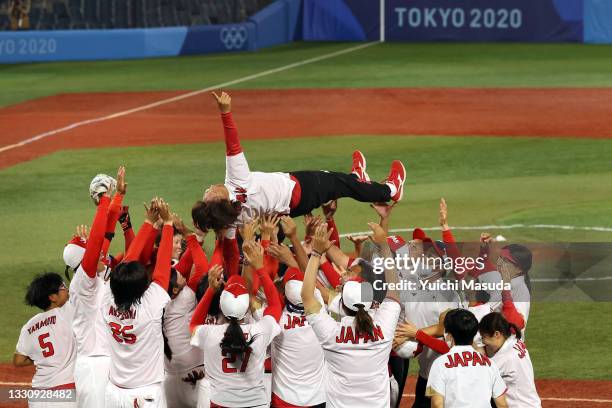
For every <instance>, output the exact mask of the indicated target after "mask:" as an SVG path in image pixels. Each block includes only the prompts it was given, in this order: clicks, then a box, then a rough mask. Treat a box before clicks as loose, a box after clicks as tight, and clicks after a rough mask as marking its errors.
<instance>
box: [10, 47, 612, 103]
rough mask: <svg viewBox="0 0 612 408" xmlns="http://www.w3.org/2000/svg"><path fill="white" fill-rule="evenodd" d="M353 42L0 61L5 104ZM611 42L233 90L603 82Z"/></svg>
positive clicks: (487, 52)
mask: <svg viewBox="0 0 612 408" xmlns="http://www.w3.org/2000/svg"><path fill="white" fill-rule="evenodd" d="M353 45H354V44H346V43H340V44H338V43H297V44H292V45H287V46H280V47H276V48H273V49H270V50H264V51H261V52H257V53H246V54H240V53H233V54H219V55H211V56H193V57H179V58H163V59H148V60H134V61H107V62H68V63H63V62H60V63H44V64H28V65H23V64H19V65H4V66H2V65H0V89H2V93H0V106H3V105H8V104H13V103H17V102H21V101H24V100H28V99H32V98H36V97H41V96H48V95H54V94H57V93H70V92H108V91H116V92H127V91H149V90H182V89H189V90H192V89H199V88H204V87H207V86H212V85H215V84H218V83H222V82H224V81H228V80H230V79H235V78H239V77H243V76H246V75H251V74H254V73H257V72H261V71H264V70H268V69H271V68H276V67H279V66H282V65H286V64H290V63H294V62H297V61H302V60H304V59H307V58H312V57H316V56H319V55H322V54H325V53H331V52H334V51H338V50H342V49H345V48H347V47H350V46H353ZM610 50H611V47H610V46H603V45H582V44H545V45H544V44H504V43H497V44H449V43H444V44H435V45H433V46H432V45H431V44H382V45H376V46H373V47H369V48H365V49H362V50H359V51H355V52H352V53H348V54H344V55H341V56H338V57H335V58H332V59H328V60H324V61H320V62H317V63H316V64H310V65H305V66H302V67H299V68H295V69H292V70H289V71H285V72H281V73H278V74H275V75H272V76H267V77H262V78H259V79H256V80H253V81H249V82H244V83H241V84H238V85H236V86H235V88H319V87H325V88H329V87H466V86H467V87H479V86H487V87H491V86H492V87H498V86H502V87H567V86H576V87H582V86H586V87H603V86H611V85H612V75H610V66H612V52H610Z"/></svg>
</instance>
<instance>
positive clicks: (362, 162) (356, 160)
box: [351, 150, 370, 183]
mask: <svg viewBox="0 0 612 408" xmlns="http://www.w3.org/2000/svg"><path fill="white" fill-rule="evenodd" d="M351 174H354V175H356V176H357V178H358V179H359V181H361V182H363V183H366V182H368V181H370V176H368V173H366V158H365V156H364V155H363V153H361V152H360V151H359V150H355V151H354V152H353V167H352V168H351Z"/></svg>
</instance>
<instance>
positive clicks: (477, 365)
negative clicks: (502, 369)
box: [426, 346, 506, 408]
mask: <svg viewBox="0 0 612 408" xmlns="http://www.w3.org/2000/svg"><path fill="white" fill-rule="evenodd" d="M505 392H506V385H505V384H504V381H503V380H502V378H501V376H500V374H499V370H498V368H497V366H496V365H495V363H493V362H491V360H490V359H489V358H488V357H487V356H485V355H483V354H480V353H479V352H478V351H476V350H474V348H473V347H472V346H453V347H452V348H451V349H450V351H449V352H448V353H446V354H443V355H441V356H440V357H438V358H437V359H436V360H435V361H434V362H433V364H432V366H431V370H430V372H429V379H428V380H427V390H426V395H428V396H431V395H435V394H440V395H442V396H443V397H444V407H445V408H454V407H456V408H463V407H470V408H490V407H491V398H497V397H499V396H501V395H503V394H504V393H505Z"/></svg>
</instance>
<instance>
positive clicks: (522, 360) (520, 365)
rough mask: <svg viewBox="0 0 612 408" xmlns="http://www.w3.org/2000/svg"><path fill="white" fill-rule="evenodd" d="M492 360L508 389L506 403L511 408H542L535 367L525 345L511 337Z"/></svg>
mask: <svg viewBox="0 0 612 408" xmlns="http://www.w3.org/2000/svg"><path fill="white" fill-rule="evenodd" d="M491 360H493V362H494V363H495V364H496V365H497V367H498V368H499V372H500V374H501V377H502V379H503V380H504V382H505V383H506V386H507V387H508V392H507V393H506V401H507V402H508V406H509V407H510V408H537V407H541V406H542V405H541V402H540V397H539V396H538V391H537V389H536V386H535V381H534V379H533V365H531V358H530V357H529V352H528V351H527V347H526V346H525V343H523V342H522V341H521V340H518V339H517V338H516V337H515V336H511V337H509V338H507V339H506V341H505V342H504V345H503V346H501V348H500V349H499V350H497V353H495V355H494V356H493V357H491Z"/></svg>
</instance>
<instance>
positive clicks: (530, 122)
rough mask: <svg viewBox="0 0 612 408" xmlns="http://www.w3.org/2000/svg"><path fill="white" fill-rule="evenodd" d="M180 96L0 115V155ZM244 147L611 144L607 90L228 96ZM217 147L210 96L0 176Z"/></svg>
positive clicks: (69, 140)
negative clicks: (339, 139) (463, 138)
mask: <svg viewBox="0 0 612 408" xmlns="http://www.w3.org/2000/svg"><path fill="white" fill-rule="evenodd" d="M179 94H181V92H148V93H95V94H69V95H58V96H53V97H48V98H41V99H38V100H34V101H30V102H26V103H21V104H17V105H13V106H9V107H6V108H3V109H0V129H2V132H1V133H0V150H1V147H2V146H7V145H10V144H13V143H17V142H19V141H21V140H24V139H28V138H30V137H32V136H35V135H38V134H41V133H43V132H48V131H50V130H54V129H58V128H61V127H64V126H67V125H70V124H73V123H76V122H80V121H84V120H88V119H93V118H101V117H105V116H108V115H111V114H113V113H116V112H121V111H125V110H130V109H133V108H137V107H141V106H143V105H146V104H149V103H152V102H155V101H159V100H162V99H166V98H170V97H173V96H176V95H179ZM232 95H233V96H234V111H235V112H236V119H237V121H238V124H239V128H240V132H241V137H242V138H243V139H261V138H277V137H300V136H322V135H351V134H400V135H402V134H406V135H483V136H541V137H558V136H560V137H589V138H610V137H612V89H578V88H576V89H516V88H513V89H455V88H453V89H317V90H309V89H290V90H266V91H248V90H245V91H234V92H232ZM221 139H222V132H221V130H220V127H219V119H218V116H217V114H216V110H215V108H214V105H213V104H212V103H211V100H210V96H208V95H198V96H196V97H192V98H188V99H184V100H181V101H176V102H172V103H169V104H165V105H162V106H158V107H155V108H152V109H148V110H144V111H140V112H136V113H132V114H129V115H126V116H123V117H118V118H113V119H110V120H104V121H101V122H97V123H93V124H87V125H83V126H80V127H78V128H75V129H72V130H68V131H66V132H62V133H58V134H55V135H53V136H50V137H47V138H44V139H42V140H38V141H35V142H33V143H30V144H27V145H25V146H22V147H17V148H14V149H10V150H7V151H4V152H0V168H5V167H9V166H12V165H14V164H16V163H19V162H21V161H25V160H31V159H33V158H36V157H39V156H41V155H45V154H48V153H51V152H54V151H57V150H61V149H78V148H86V147H107V146H141V145H143V146H144V145H150V144H175V143H196V142H204V141H215V140H221Z"/></svg>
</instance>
